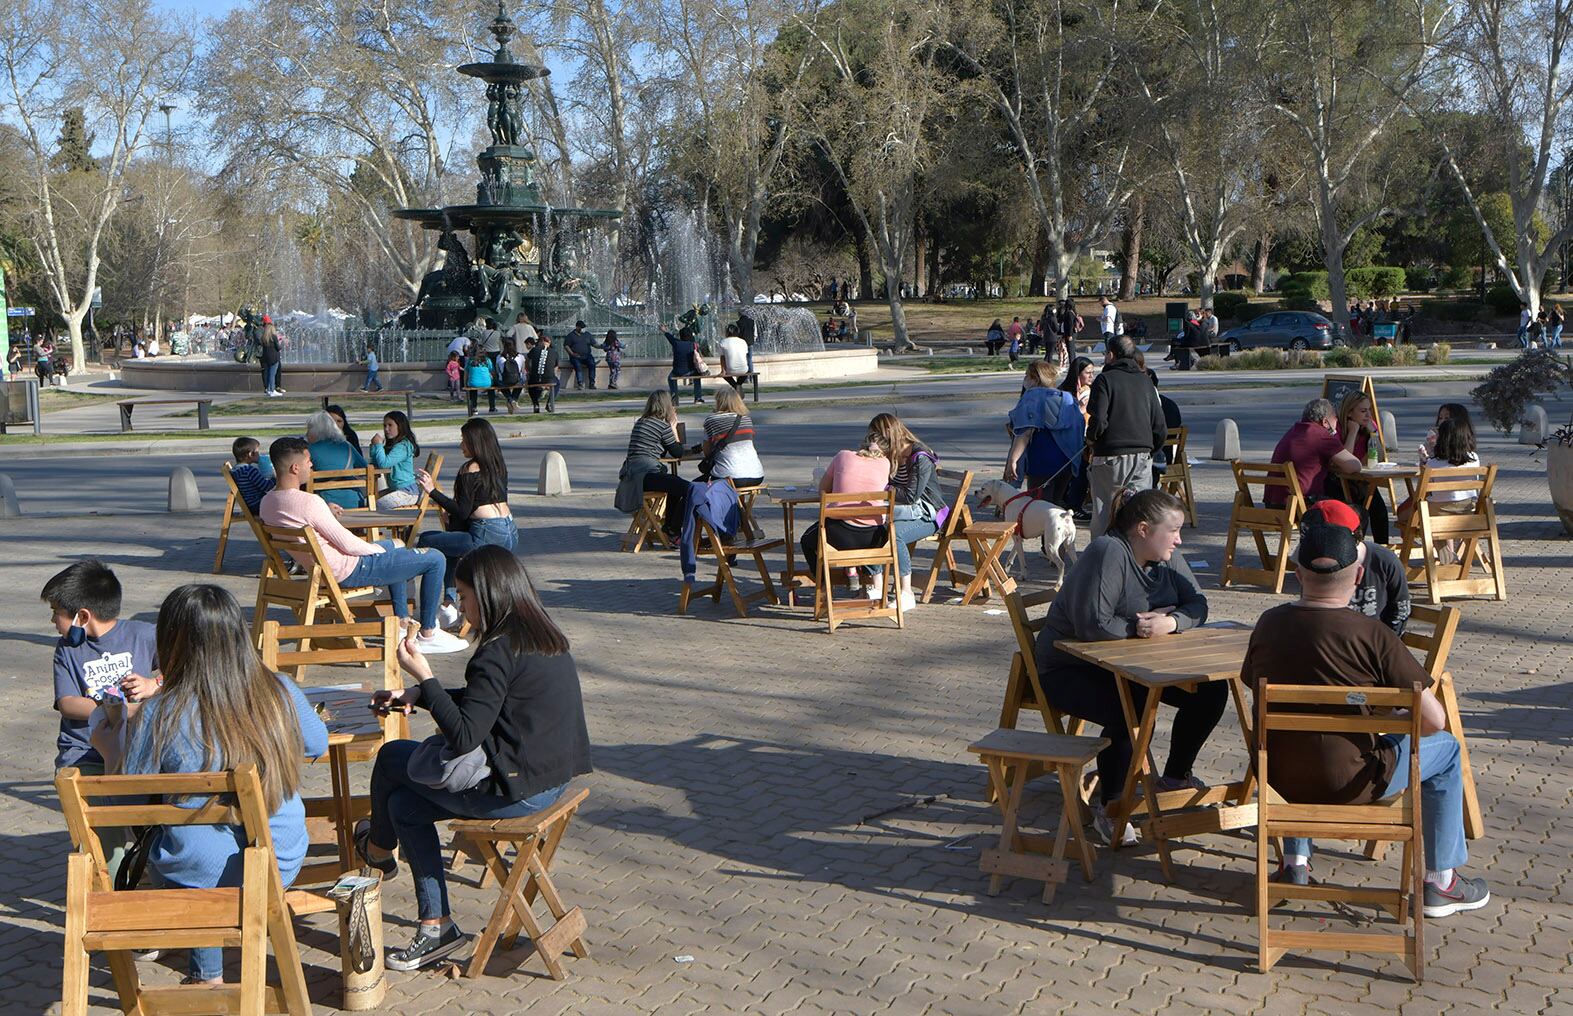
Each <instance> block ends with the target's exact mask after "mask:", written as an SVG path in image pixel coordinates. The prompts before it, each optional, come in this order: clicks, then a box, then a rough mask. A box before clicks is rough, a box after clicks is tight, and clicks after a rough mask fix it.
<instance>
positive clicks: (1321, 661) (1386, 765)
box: [1240, 506, 1491, 917]
mask: <svg viewBox="0 0 1573 1016" xmlns="http://www.w3.org/2000/svg"><path fill="white" fill-rule="evenodd" d="M1345 507H1347V506H1345ZM1339 514H1340V513H1339V512H1338V511H1337V510H1336V509H1334V511H1333V515H1334V516H1335V517H1336V516H1338V515H1339ZM1359 562H1360V543H1359V541H1358V540H1356V539H1355V535H1354V533H1353V532H1351V531H1350V530H1349V529H1347V528H1345V527H1344V526H1342V525H1337V524H1333V523H1329V522H1321V521H1319V522H1314V523H1311V524H1309V525H1307V526H1306V527H1305V528H1304V529H1303V530H1302V531H1301V535H1300V547H1299V549H1298V551H1297V552H1296V554H1295V563H1296V568H1295V574H1296V575H1297V576H1298V577H1299V579H1300V599H1299V600H1298V601H1296V602H1294V603H1285V604H1282V605H1280V606H1277V607H1274V608H1272V609H1271V610H1269V611H1267V612H1266V613H1265V614H1263V615H1262V616H1261V617H1260V618H1259V619H1258V620H1257V622H1256V629H1255V630H1254V631H1253V632H1252V633H1251V642H1250V646H1249V648H1247V649H1246V653H1245V662H1244V664H1243V665H1242V666H1241V668H1240V678H1241V680H1243V681H1244V682H1245V683H1246V684H1247V685H1249V686H1250V687H1251V689H1252V690H1253V691H1255V690H1256V689H1258V688H1260V687H1261V686H1262V685H1263V684H1268V683H1272V684H1302V685H1331V686H1333V687H1344V688H1412V687H1414V686H1415V685H1416V684H1419V685H1420V686H1421V687H1422V688H1423V689H1424V690H1423V691H1422V692H1421V695H1420V713H1421V715H1420V730H1421V735H1422V736H1421V739H1420V781H1421V788H1420V795H1421V808H1420V815H1421V823H1422V831H1423V833H1424V839H1425V866H1426V875H1425V899H1424V903H1423V906H1424V909H1425V916H1427V917H1447V916H1448V915H1450V914H1455V913H1458V912H1459V911H1461V910H1477V909H1479V908H1480V907H1483V906H1485V905H1486V904H1487V903H1489V902H1490V900H1491V892H1490V890H1489V889H1488V888H1487V886H1486V881H1485V879H1480V878H1465V877H1464V876H1462V875H1459V874H1458V873H1457V872H1456V871H1454V869H1455V868H1460V867H1462V866H1463V864H1464V862H1465V861H1466V860H1468V858H1469V848H1468V846H1467V844H1466V843H1465V841H1464V783H1463V772H1462V770H1461V769H1460V765H1459V751H1458V741H1457V739H1456V738H1454V737H1453V735H1452V734H1450V733H1448V732H1447V731H1446V730H1443V729H1442V728H1443V725H1444V724H1445V722H1446V719H1447V715H1446V713H1445V712H1444V710H1443V708H1442V703H1440V702H1438V701H1437V698H1436V696H1435V695H1434V694H1433V693H1432V692H1431V685H1432V683H1433V682H1432V680H1431V675H1429V674H1427V673H1426V672H1425V670H1424V669H1423V668H1422V667H1421V666H1420V664H1419V663H1418V662H1417V661H1416V660H1415V657H1414V655H1413V654H1412V653H1410V651H1409V648H1408V647H1407V646H1405V645H1404V643H1403V641H1402V640H1401V639H1399V637H1398V636H1397V635H1394V634H1393V632H1392V630H1391V629H1389V628H1387V627H1386V626H1385V625H1383V624H1382V623H1381V622H1380V621H1378V620H1376V619H1375V618H1371V617H1365V616H1364V615H1362V614H1358V613H1356V612H1355V611H1352V610H1350V609H1349V601H1350V598H1351V597H1352V596H1353V595H1354V591H1355V586H1356V585H1357V583H1358V582H1359V578H1360V575H1359V572H1360V563H1359ZM1354 708H1357V709H1359V710H1360V712H1361V713H1362V714H1366V715H1369V712H1368V710H1367V709H1366V707H1364V706H1356V707H1354ZM1394 725H1395V726H1407V721H1405V722H1399V721H1395V724H1394ZM1408 754H1409V738H1408V736H1407V735H1405V736H1402V737H1399V736H1396V735H1393V734H1383V735H1380V736H1378V735H1375V734H1339V735H1336V736H1333V735H1324V734H1319V733H1314V732H1308V731H1295V730H1280V731H1275V732H1273V733H1272V734H1271V735H1270V736H1269V737H1268V738H1267V772H1268V779H1269V782H1270V783H1271V784H1272V787H1273V789H1274V790H1276V791H1278V793H1280V794H1282V795H1283V796H1284V798H1285V799H1286V800H1288V801H1292V802H1295V803H1299V804H1365V803H1373V802H1376V801H1380V800H1382V799H1383V798H1387V797H1391V796H1393V795H1394V794H1398V793H1401V792H1402V791H1403V790H1404V789H1405V788H1406V787H1407V786H1408V784H1409V767H1408V766H1407V765H1405V764H1403V760H1404V759H1405V758H1407V757H1408ZM1311 849H1312V847H1311V841H1310V840H1309V839H1304V838H1298V837H1285V838H1284V842H1283V864H1282V866H1281V867H1280V868H1279V870H1278V873H1277V874H1276V875H1275V876H1274V880H1275V881H1279V882H1286V883H1289V884H1291V885H1309V884H1310V881H1311Z"/></svg>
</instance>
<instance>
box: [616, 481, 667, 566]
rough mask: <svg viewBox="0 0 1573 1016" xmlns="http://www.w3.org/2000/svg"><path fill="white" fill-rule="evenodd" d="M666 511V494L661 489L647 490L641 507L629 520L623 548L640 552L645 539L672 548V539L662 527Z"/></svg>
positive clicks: (665, 547) (640, 503) (640, 504)
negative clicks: (662, 519) (662, 517)
mask: <svg viewBox="0 0 1573 1016" xmlns="http://www.w3.org/2000/svg"><path fill="white" fill-rule="evenodd" d="M665 511H666V495H665V494H663V493H662V492H661V491H659V490H647V491H645V492H644V498H643V499H642V500H641V501H640V502H639V508H638V510H637V511H635V512H634V517H633V518H632V519H630V520H629V522H628V532H626V533H624V534H623V546H622V549H623V550H626V551H631V552H632V553H635V554H637V553H639V550H640V548H641V547H643V546H644V545H645V541H646V540H649V541H650V542H652V543H659V544H660V545H661V547H662V548H663V549H665V550H671V549H672V541H671V540H670V539H669V538H668V537H667V535H666V531H665V530H663V529H662V528H661V516H662V515H663V514H664V513H665Z"/></svg>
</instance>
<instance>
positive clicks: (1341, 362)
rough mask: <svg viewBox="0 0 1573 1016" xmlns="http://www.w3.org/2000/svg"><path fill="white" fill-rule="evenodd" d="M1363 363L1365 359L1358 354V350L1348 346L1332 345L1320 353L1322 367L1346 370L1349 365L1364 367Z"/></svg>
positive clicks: (1364, 363)
mask: <svg viewBox="0 0 1573 1016" xmlns="http://www.w3.org/2000/svg"><path fill="white" fill-rule="evenodd" d="M1365 365H1366V360H1365V357H1364V356H1362V355H1361V354H1360V350H1358V349H1353V348H1351V347H1349V346H1334V347H1333V348H1332V349H1329V350H1328V351H1327V352H1325V353H1323V354H1322V366H1324V367H1332V368H1335V369H1338V370H1348V369H1350V368H1351V367H1364V366H1365Z"/></svg>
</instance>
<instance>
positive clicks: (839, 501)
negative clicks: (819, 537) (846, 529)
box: [819, 490, 896, 549]
mask: <svg viewBox="0 0 1573 1016" xmlns="http://www.w3.org/2000/svg"><path fill="white" fill-rule="evenodd" d="M895 513H896V494H895V492H894V491H891V490H870V491H863V492H860V493H845V494H829V493H827V494H821V495H820V497H819V525H820V530H821V532H823V530H824V525H825V523H826V522H829V521H830V520H831V519H878V520H879V521H877V522H876V523H874V525H876V526H886V525H889V524H890V523H891V521H892V520H893V519H894V518H895ZM832 549H834V548H832Z"/></svg>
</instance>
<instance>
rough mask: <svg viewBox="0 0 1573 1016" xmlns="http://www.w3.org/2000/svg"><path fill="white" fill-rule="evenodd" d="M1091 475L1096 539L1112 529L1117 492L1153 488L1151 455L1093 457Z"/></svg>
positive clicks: (1093, 534)
mask: <svg viewBox="0 0 1573 1016" xmlns="http://www.w3.org/2000/svg"><path fill="white" fill-rule="evenodd" d="M1088 476H1089V479H1090V480H1091V482H1092V539H1094V540H1096V539H1097V538H1098V537H1100V536H1102V535H1103V532H1104V530H1106V529H1108V528H1109V517H1110V515H1112V514H1113V509H1114V495H1115V494H1116V493H1118V492H1119V491H1121V490H1124V489H1125V488H1127V487H1129V488H1131V489H1132V490H1146V489H1147V488H1148V487H1151V486H1152V453H1151V452H1136V453H1134V454H1130V455H1094V456H1093V457H1092V465H1091V467H1090V469H1089V474H1088Z"/></svg>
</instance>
